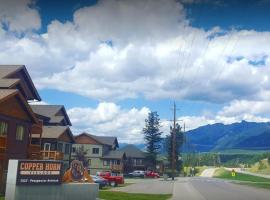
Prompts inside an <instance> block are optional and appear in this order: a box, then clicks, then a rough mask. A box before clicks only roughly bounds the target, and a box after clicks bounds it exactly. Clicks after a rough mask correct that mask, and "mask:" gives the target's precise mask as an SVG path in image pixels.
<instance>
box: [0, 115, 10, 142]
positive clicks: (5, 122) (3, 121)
mask: <svg viewBox="0 0 270 200" xmlns="http://www.w3.org/2000/svg"><path fill="white" fill-rule="evenodd" d="M1 123H4V124H6V125H7V127H6V135H1V134H0V137H3V138H6V137H7V135H8V130H9V124H8V121H6V120H2V119H0V124H1Z"/></svg>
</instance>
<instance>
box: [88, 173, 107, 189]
mask: <svg viewBox="0 0 270 200" xmlns="http://www.w3.org/2000/svg"><path fill="white" fill-rule="evenodd" d="M91 177H92V179H93V181H94V182H95V183H97V184H98V185H99V189H101V188H103V187H105V186H107V185H109V181H108V180H107V179H105V178H102V177H101V176H93V175H91Z"/></svg>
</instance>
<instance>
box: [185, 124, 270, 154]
mask: <svg viewBox="0 0 270 200" xmlns="http://www.w3.org/2000/svg"><path fill="white" fill-rule="evenodd" d="M184 149H185V150H186V151H202V152H209V151H223V150H231V149H246V150H267V149H270V123H269V122H262V123H256V122H247V121H242V122H239V123H233V124H228V125H225V124H221V123H217V124H212V125H206V126H202V127H199V128H197V129H194V130H190V131H187V132H186V145H185V147H184Z"/></svg>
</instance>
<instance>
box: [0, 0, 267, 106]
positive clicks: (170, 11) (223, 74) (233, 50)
mask: <svg viewBox="0 0 270 200" xmlns="http://www.w3.org/2000/svg"><path fill="white" fill-rule="evenodd" d="M12 2H13V1H12ZM20 2H21V1H20ZM13 3H14V2H13ZM29 3H31V1H26V0H25V1H22V3H17V4H16V6H17V7H18V9H17V10H16V16H17V15H19V16H24V12H25V10H27V9H30V12H29V13H32V15H33V16H32V17H31V19H32V18H33V19H35V20H37V21H38V20H40V19H39V16H38V12H37V10H35V9H34V8H32V7H31V8H30V7H29V6H28V5H29ZM10 5H12V4H11V3H10V4H7V5H6V4H5V6H6V7H8V6H9V7H11V6H10ZM5 12H6V11H4V10H0V16H2V18H1V17H0V19H2V22H3V20H4V19H5V17H3V16H6V15H5ZM12 13H13V12H10V15H12V16H13V14H12ZM13 18H14V19H15V18H16V17H10V20H9V21H11V22H10V26H11V24H12V23H13V21H12V20H11V19H13ZM22 18H23V17H22ZM15 21H16V20H15ZM24 21H26V22H27V23H28V22H29V25H23V23H20V24H22V25H23V27H25V30H26V29H27V30H28V29H32V28H38V27H39V23H38V22H37V21H36V22H35V23H34V22H32V21H31V20H24ZM16 22H17V21H16ZM26 22H25V23H26ZM14 23H15V22H14ZM188 23H189V22H188V20H187V19H186V14H185V10H184V8H183V6H182V5H181V4H180V3H179V2H176V1H174V0H166V1H165V0H158V1H116V0H112V1H102V0H101V1H99V3H98V4H97V5H94V6H90V7H85V8H81V9H79V10H77V11H76V12H75V13H74V17H73V21H71V22H70V21H67V22H65V23H61V22H59V21H57V20H54V21H52V22H51V24H50V25H49V26H48V31H47V32H46V33H44V34H42V35H39V34H36V33H29V32H28V33H27V34H26V35H24V36H23V37H20V38H18V37H17V36H16V35H13V34H10V32H9V31H5V30H3V29H0V42H1V45H0V50H1V51H0V60H1V61H0V62H1V64H18V63H21V64H25V65H26V66H27V67H28V69H29V71H30V73H31V75H32V76H33V77H34V81H35V83H36V85H37V86H38V88H40V89H41V88H54V89H58V90H62V91H68V92H73V93H77V94H80V95H84V96H87V97H90V98H92V99H99V100H104V101H112V100H117V99H126V98H136V97H138V96H144V97H146V98H149V99H157V98H170V99H171V98H174V99H188V100H203V101H208V102H209V101H210V102H223V103H226V102H230V101H232V100H235V99H248V100H255V101H258V100H261V99H263V98H264V97H265V94H266V93H269V92H270V87H269V78H268V74H269V72H270V70H269V69H270V68H269V64H270V48H269V45H268V42H267V41H270V33H269V32H256V31H253V30H252V31H246V30H241V31H237V30H232V31H227V32H226V31H223V30H220V28H218V27H215V28H213V29H212V30H210V31H204V30H202V29H198V28H193V27H191V26H190V25H189V24H188ZM35 24H36V25H35ZM12 27H17V26H16V25H14V26H12ZM10 30H21V31H23V29H22V28H20V27H17V28H11V29H10ZM219 33H222V34H221V35H220V34H219ZM210 38H211V39H210ZM106 42H107V43H106ZM108 44H109V45H108ZM14 55H16V56H14ZM10 58H14V59H10ZM240 58H241V59H240ZM261 59H264V60H265V66H261V67H256V66H254V65H252V64H250V61H259V60H261ZM246 77H248V78H246Z"/></svg>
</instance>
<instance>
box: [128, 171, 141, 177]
mask: <svg viewBox="0 0 270 200" xmlns="http://www.w3.org/2000/svg"><path fill="white" fill-rule="evenodd" d="M144 174H145V172H144V171H140V170H135V171H133V172H131V173H129V174H128V176H129V177H134V178H135V177H140V178H144Z"/></svg>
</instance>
